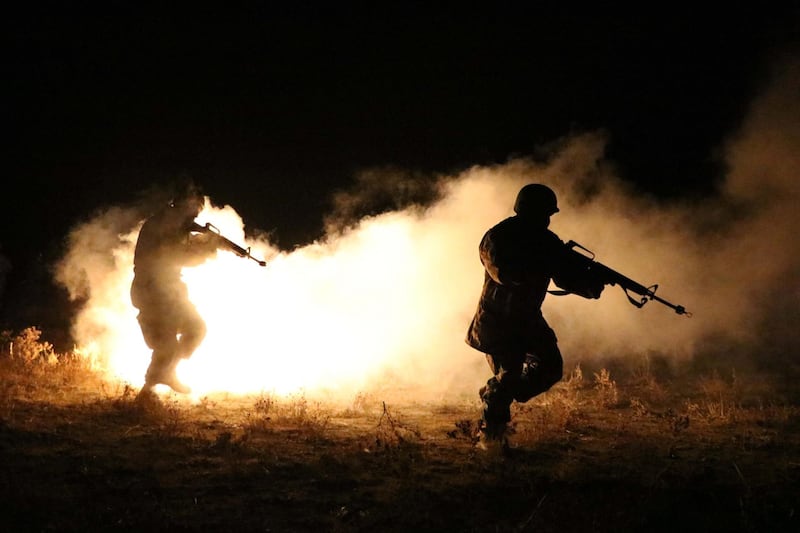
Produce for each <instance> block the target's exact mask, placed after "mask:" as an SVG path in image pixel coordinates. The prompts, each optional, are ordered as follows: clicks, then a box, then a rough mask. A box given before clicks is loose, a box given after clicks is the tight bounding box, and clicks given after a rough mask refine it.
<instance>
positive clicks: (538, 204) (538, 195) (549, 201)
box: [514, 183, 558, 216]
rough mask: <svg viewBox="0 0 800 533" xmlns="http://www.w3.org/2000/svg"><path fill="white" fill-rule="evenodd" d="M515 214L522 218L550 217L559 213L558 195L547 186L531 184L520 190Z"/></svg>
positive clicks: (515, 203)
mask: <svg viewBox="0 0 800 533" xmlns="http://www.w3.org/2000/svg"><path fill="white" fill-rule="evenodd" d="M514 212H515V213H517V214H518V215H522V216H531V215H533V216H537V215H546V216H550V215H552V214H554V213H558V201H557V199H556V193H554V192H553V189H551V188H550V187H548V186H547V185H542V184H541V183H529V184H528V185H525V186H524V187H523V188H522V189H520V190H519V193H518V194H517V200H516V202H514Z"/></svg>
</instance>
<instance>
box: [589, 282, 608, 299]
mask: <svg viewBox="0 0 800 533" xmlns="http://www.w3.org/2000/svg"><path fill="white" fill-rule="evenodd" d="M605 288H606V286H605V284H603V283H593V284H592V285H590V286H589V287H587V289H586V293H587V296H588V297H589V298H593V299H595V300H596V299H598V298H600V295H601V294H603V289H605Z"/></svg>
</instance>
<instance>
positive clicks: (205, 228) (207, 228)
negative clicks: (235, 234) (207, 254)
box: [191, 222, 267, 267]
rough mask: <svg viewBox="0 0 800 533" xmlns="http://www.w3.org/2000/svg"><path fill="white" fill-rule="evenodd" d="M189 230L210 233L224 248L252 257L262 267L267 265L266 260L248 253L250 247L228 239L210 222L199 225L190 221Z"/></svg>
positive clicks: (240, 255) (239, 254) (242, 255)
mask: <svg viewBox="0 0 800 533" xmlns="http://www.w3.org/2000/svg"><path fill="white" fill-rule="evenodd" d="M191 231H195V232H197V233H211V234H213V235H214V236H215V238H216V239H218V240H219V241H220V242H222V243H223V244H224V245H225V248H228V249H229V250H230V251H232V252H233V253H235V254H236V255H238V256H239V257H246V258H249V259H252V260H253V261H255V262H256V263H258V264H259V265H261V266H262V267H264V266H267V262H266V261H262V260H261V259H257V258H255V257H253V256H252V255H251V254H250V247H249V246H248V247H247V248H242V247H241V246H239V245H238V244H236V243H235V242H233V241H230V240H228V239H226V238H225V237H223V236H222V234H221V233H220V232H219V230H218V229H217V227H216V226H214V225H213V224H211V223H210V222H206V223H205V224H204V225H202V226H201V225H200V224H198V223H197V222H192V227H191Z"/></svg>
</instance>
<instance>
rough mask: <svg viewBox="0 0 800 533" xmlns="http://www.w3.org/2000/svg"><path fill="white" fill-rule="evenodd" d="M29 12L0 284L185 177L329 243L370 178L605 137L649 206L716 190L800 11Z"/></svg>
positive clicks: (289, 233) (12, 43) (14, 29)
mask: <svg viewBox="0 0 800 533" xmlns="http://www.w3.org/2000/svg"><path fill="white" fill-rule="evenodd" d="M36 4H37V6H40V7H27V8H16V10H15V11H10V12H8V14H7V16H6V24H5V26H6V28H5V32H4V33H5V42H6V46H4V49H5V50H6V54H7V56H6V61H5V69H4V70H5V72H4V83H3V85H4V87H3V90H4V91H5V92H6V95H5V98H3V104H2V109H3V123H4V124H5V126H6V131H7V134H9V135H10V137H11V140H10V141H8V140H7V141H6V146H5V152H6V158H5V159H6V162H7V163H6V165H5V167H6V168H5V172H4V173H5V175H6V178H7V179H6V180H5V181H6V183H7V184H6V185H4V186H3V189H4V195H3V196H4V209H3V217H4V222H3V224H2V226H3V227H2V233H0V246H2V248H0V250H2V253H3V254H4V255H6V256H7V257H8V258H9V259H10V260H11V262H12V265H13V266H14V270H13V271H12V274H11V275H10V277H9V280H8V283H7V287H8V286H10V285H13V284H14V283H19V282H21V280H22V278H23V277H24V276H25V272H28V271H29V270H30V268H31V261H37V262H38V261H40V260H41V261H44V262H46V261H47V259H48V258H51V257H53V256H54V255H57V253H58V252H57V247H58V244H59V243H60V241H61V240H62V239H63V237H64V236H65V235H66V232H67V230H68V229H69V227H70V226H71V225H72V224H74V223H75V222H77V221H79V220H81V219H82V218H85V217H87V216H89V215H90V214H91V213H92V211H94V210H95V209H97V208H99V207H102V206H104V205H108V204H111V203H120V202H129V201H131V200H132V199H133V198H134V197H135V195H136V193H137V192H139V191H141V190H142V189H144V188H145V187H147V186H149V185H151V184H153V183H158V182H160V181H163V180H167V179H170V178H173V177H175V176H176V175H179V174H183V175H188V176H190V177H192V178H194V179H196V180H197V181H199V182H200V183H201V184H202V186H203V187H204V189H205V190H206V192H207V193H208V194H210V195H211V196H212V198H213V199H215V200H216V201H218V202H220V203H228V204H231V205H232V206H234V207H235V208H236V210H237V211H238V212H239V213H240V214H241V215H242V217H243V219H244V221H245V223H246V224H247V225H248V227H254V228H260V229H264V230H272V231H274V234H275V236H276V238H277V239H278V242H279V243H280V245H281V246H284V247H291V246H292V245H295V244H299V243H304V242H306V241H308V240H310V239H313V238H314V237H316V236H317V234H318V232H319V230H320V225H321V221H322V216H323V214H324V212H325V211H326V210H327V209H329V207H330V203H329V201H330V195H331V193H332V191H334V190H335V189H338V188H345V187H349V186H350V185H351V184H352V182H353V179H354V176H355V175H356V173H357V172H358V171H359V170H360V169H364V168H368V167H371V166H384V165H393V166H397V167H400V168H404V169H409V170H413V171H421V172H426V173H439V172H455V171H458V170H460V169H463V168H466V167H468V166H471V165H474V164H488V163H500V162H503V161H506V160H507V159H508V158H509V157H512V156H515V155H530V154H533V153H534V151H535V149H536V147H537V146H539V145H541V144H543V143H547V142H549V141H552V140H554V139H556V138H558V137H560V136H563V135H566V134H568V133H570V132H577V131H583V130H589V129H596V128H604V129H605V130H607V131H608V133H609V138H610V144H609V150H608V157H609V158H610V159H612V160H613V161H614V162H615V163H616V164H617V165H618V166H619V167H620V172H621V173H622V176H623V177H624V178H625V179H627V180H629V181H631V182H632V183H635V184H636V185H637V186H638V187H639V188H641V189H642V191H644V192H647V193H651V194H654V195H656V196H664V197H674V196H676V195H683V194H689V195H696V194H705V193H708V192H709V191H710V190H711V188H712V186H713V182H714V179H715V178H717V177H718V176H719V173H720V170H721V169H720V168H719V167H718V166H716V164H715V163H714V161H713V157H712V156H713V150H714V148H715V146H716V145H717V144H718V143H719V142H720V141H721V140H723V139H724V138H725V136H726V135H727V134H729V133H731V132H732V131H733V130H735V128H736V126H737V124H738V123H739V121H740V120H741V119H742V117H743V115H744V112H745V110H746V105H747V103H748V102H749V101H750V99H751V97H752V95H753V91H755V90H756V89H757V88H758V87H759V84H760V82H761V80H762V78H763V77H764V75H765V73H766V67H767V66H768V60H769V58H770V55H771V54H773V53H775V50H777V49H780V47H781V46H782V45H783V44H785V42H786V41H787V40H789V39H790V38H792V37H793V36H794V35H796V31H797V28H798V26H797V20H798V18H797V14H798V9H797V2H787V3H785V4H783V7H775V6H772V7H770V8H769V9H767V8H766V7H761V6H767V5H768V4H757V6H758V7H754V6H755V5H754V4H750V7H747V8H745V7H728V6H726V7H724V8H716V9H715V10H714V11H713V12H712V11H711V10H710V9H709V10H708V11H698V9H697V8H696V7H693V8H691V9H689V8H684V7H682V6H680V5H677V4H676V5H670V4H663V5H662V4H659V5H658V7H654V8H651V9H648V10H647V11H648V12H638V11H623V10H621V9H617V10H615V9H611V8H607V7H603V8H593V9H592V10H586V9H585V8H580V9H578V8H572V9H567V8H565V7H562V8H559V9H545V8H531V7H525V8H523V7H521V6H528V5H536V4H539V3H536V2H524V3H523V2H520V3H495V4H496V5H495V4H493V6H494V7H485V6H484V7H482V8H465V7H463V6H462V7H458V4H457V3H453V4H451V5H450V7H448V8H447V9H445V8H444V7H437V8H434V7H430V6H428V5H426V4H424V3H420V4H414V3H403V2H400V3H392V4H391V5H393V6H394V7H392V8H387V7H385V6H382V7H379V8H371V9H370V10H366V11H365V10H363V9H356V8H355V7H352V6H351V7H348V6H350V5H349V4H347V3H335V4H334V5H335V7H336V8H335V9H333V8H330V7H328V8H325V9H321V8H317V7H313V5H312V4H311V3H306V2H298V3H297V4H299V6H296V7H282V8H278V7H275V5H273V4H275V3H274V2H257V1H253V2H243V3H236V2H233V3H231V2H226V3H219V5H218V6H217V7H214V8H212V7H202V6H201V5H200V4H202V3H195V4H188V3H187V4H186V6H185V7H184V8H182V9H177V8H171V9H168V8H163V7H159V8H158V9H144V8H142V7H141V6H140V5H139V4H140V3H138V2H114V1H108V2H102V3H101V2H97V3H95V4H94V5H93V7H91V8H90V7H86V6H87V5H88V3H83V2H68V3H63V2H53V3H52V5H47V3H36ZM378 4H384V3H378ZM429 4H433V3H429ZM417 5H418V6H420V7H409V6H417ZM465 5H466V4H465ZM41 6H47V7H41ZM221 6H224V7H221ZM236 6H239V7H236ZM423 6H424V7H423ZM658 9H661V10H662V11H661V12H655V13H649V11H653V10H658ZM666 9H673V10H674V11H671V12H665V11H663V10H666ZM9 298H10V296H9V290H7V291H6V297H5V298H4V300H5V302H4V303H8V302H7V300H8V299H9Z"/></svg>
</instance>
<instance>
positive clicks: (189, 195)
mask: <svg viewBox="0 0 800 533" xmlns="http://www.w3.org/2000/svg"><path fill="white" fill-rule="evenodd" d="M204 204H205V196H204V195H203V192H202V191H201V189H200V187H199V186H197V185H195V184H193V183H190V184H188V185H182V186H181V187H179V188H178V189H177V191H176V193H175V194H174V196H173V197H172V199H171V200H170V203H169V205H170V207H172V208H174V209H176V210H177V211H181V212H184V213H187V214H194V216H197V214H198V213H200V211H201V210H202V209H203V205H204Z"/></svg>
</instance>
